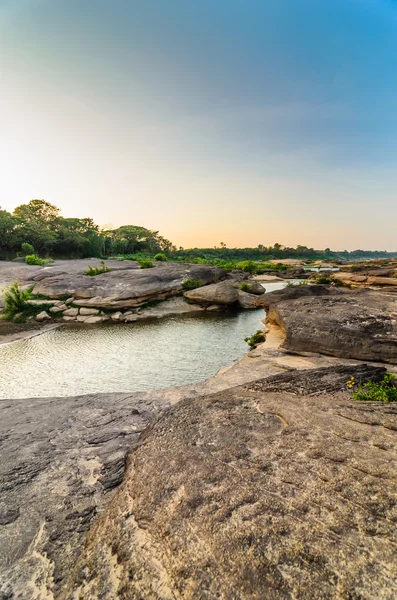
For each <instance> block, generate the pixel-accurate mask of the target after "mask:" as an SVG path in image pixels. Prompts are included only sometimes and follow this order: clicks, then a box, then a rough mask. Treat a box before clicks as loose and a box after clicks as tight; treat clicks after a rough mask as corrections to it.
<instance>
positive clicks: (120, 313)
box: [110, 311, 123, 322]
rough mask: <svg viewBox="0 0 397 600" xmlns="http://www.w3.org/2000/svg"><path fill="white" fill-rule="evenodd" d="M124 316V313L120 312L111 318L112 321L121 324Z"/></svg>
mask: <svg viewBox="0 0 397 600" xmlns="http://www.w3.org/2000/svg"><path fill="white" fill-rule="evenodd" d="M122 316H123V313H122V312H120V311H117V312H115V313H113V314H111V315H110V318H111V320H112V321H116V322H119V321H120V320H121V317H122Z"/></svg>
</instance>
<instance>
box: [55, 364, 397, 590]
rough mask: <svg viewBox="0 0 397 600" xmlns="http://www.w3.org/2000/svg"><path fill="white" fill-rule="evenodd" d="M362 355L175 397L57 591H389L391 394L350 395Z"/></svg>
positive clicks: (376, 373)
mask: <svg viewBox="0 0 397 600" xmlns="http://www.w3.org/2000/svg"><path fill="white" fill-rule="evenodd" d="M384 371H385V370H384V369H379V368H371V367H367V366H365V365H363V366H359V367H357V368H352V367H342V366H339V367H335V368H331V369H320V370H311V371H300V372H290V373H287V374H284V375H278V376H275V377H270V378H268V379H266V380H263V381H259V382H255V383H253V384H249V385H246V386H241V387H238V388H234V389H231V390H228V391H225V392H221V393H218V394H214V395H211V396H207V397H205V398H202V399H190V400H182V401H181V402H180V403H178V404H177V405H175V406H174V407H172V408H170V409H168V410H166V411H164V412H163V413H162V414H160V415H159V416H158V417H157V419H155V420H154V422H153V423H152V424H151V425H150V427H149V428H147V429H146V430H145V432H144V433H143V434H142V435H141V437H140V439H139V440H138V442H137V443H136V444H135V446H134V447H133V448H132V449H131V451H130V452H129V454H128V459H127V467H126V473H125V476H124V481H123V483H122V485H121V486H120V488H119V489H118V491H117V492H116V494H115V495H114V496H113V498H112V499H111V501H110V503H109V505H108V506H107V508H106V509H105V511H104V512H103V514H102V515H101V516H100V517H99V518H98V519H97V520H96V522H95V524H94V525H93V526H92V528H91V530H90V532H89V534H88V537H87V540H86V543H85V546H84V549H83V551H82V554H81V556H80V558H79V559H78V561H77V563H76V565H75V566H74V568H73V569H72V572H71V575H70V579H69V582H68V584H67V587H66V589H64V590H63V592H62V593H61V595H60V597H61V598H62V599H68V600H71V599H72V598H73V599H75V598H80V599H83V598H84V600H97V599H98V598H102V599H103V600H113V599H114V598H123V599H124V600H129V599H131V600H132V599H137V598H141V599H146V598H151V599H156V600H165V599H167V600H168V599H197V600H198V599H202V598H207V599H210V600H212V599H215V598H216V599H223V600H229V599H233V600H254V599H255V600H259V599H262V598H263V599H265V598H272V599H280V600H281V599H285V598H291V599H292V598H295V599H305V600H306V599H307V598H321V599H334V598H341V599H342V598H346V599H347V598H365V599H372V598H373V599H374V600H375V599H389V600H392V599H394V598H395V597H396V596H397V563H396V538H397V508H396V497H397V481H396V466H397V465H396V441H397V406H395V405H382V404H374V403H357V402H354V401H352V399H351V396H350V393H348V392H347V391H346V381H347V380H348V379H349V378H350V376H351V374H354V375H355V377H356V379H357V380H358V381H360V380H362V379H366V378H367V377H369V376H371V377H373V378H375V379H379V378H381V377H382V376H383V373H384Z"/></svg>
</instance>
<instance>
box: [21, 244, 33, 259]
mask: <svg viewBox="0 0 397 600" xmlns="http://www.w3.org/2000/svg"><path fill="white" fill-rule="evenodd" d="M21 254H22V256H27V255H28V254H34V248H33V246H32V244H27V243H26V242H24V243H23V244H22V245H21Z"/></svg>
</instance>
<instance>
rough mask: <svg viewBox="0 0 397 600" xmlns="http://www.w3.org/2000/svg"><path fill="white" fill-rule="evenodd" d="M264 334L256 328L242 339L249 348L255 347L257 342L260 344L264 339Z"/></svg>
mask: <svg viewBox="0 0 397 600" xmlns="http://www.w3.org/2000/svg"><path fill="white" fill-rule="evenodd" d="M265 339H266V338H265V335H264V333H263V331H262V330H261V329H258V331H256V332H255V333H254V334H253V335H251V337H246V338H244V341H245V342H247V344H248V345H249V346H251V348H255V347H256V346H257V345H258V344H261V343H262V342H264V341H265Z"/></svg>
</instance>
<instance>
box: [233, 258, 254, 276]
mask: <svg viewBox="0 0 397 600" xmlns="http://www.w3.org/2000/svg"><path fill="white" fill-rule="evenodd" d="M235 266H236V269H240V270H241V271H244V273H254V272H255V271H256V267H257V265H256V264H255V263H254V261H253V260H243V261H242V262H239V263H237V264H236V265H235Z"/></svg>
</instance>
